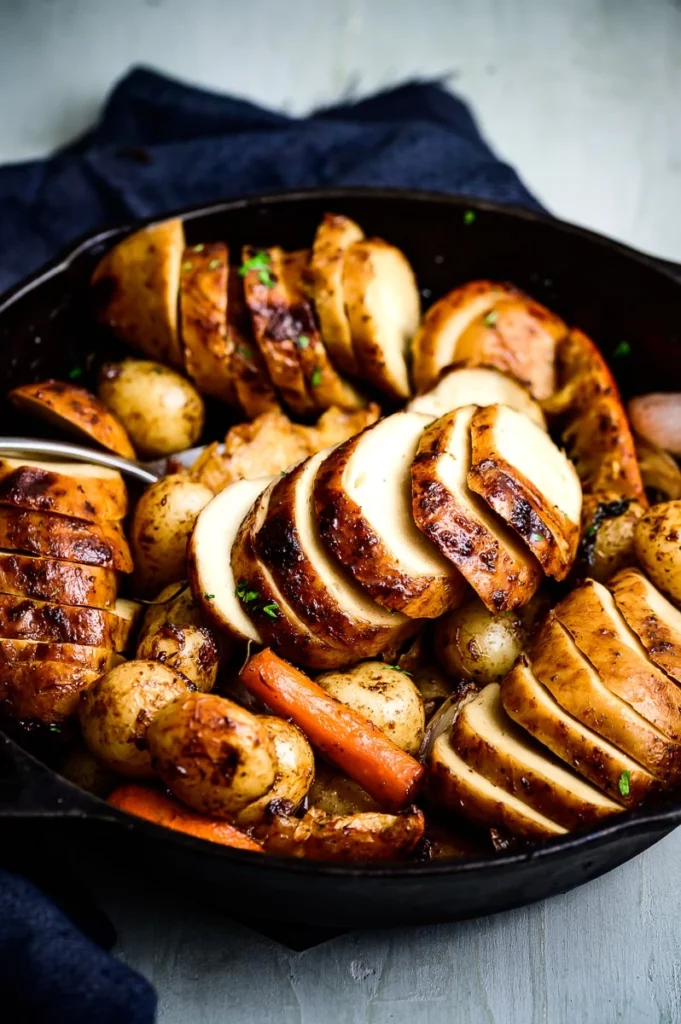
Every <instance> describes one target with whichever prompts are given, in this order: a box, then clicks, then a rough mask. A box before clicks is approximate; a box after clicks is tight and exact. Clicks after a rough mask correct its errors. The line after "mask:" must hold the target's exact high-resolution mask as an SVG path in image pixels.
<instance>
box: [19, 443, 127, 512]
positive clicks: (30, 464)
mask: <svg viewBox="0 0 681 1024" xmlns="http://www.w3.org/2000/svg"><path fill="white" fill-rule="evenodd" d="M0 504H1V505H10V506H12V507H14V508H24V509H33V510H34V511H38V512H55V513H57V514H58V515H64V516H72V517H75V518H77V519H85V520H87V521H88V522H93V523H98V522H101V521H102V520H117V519H122V518H123V517H124V516H125V515H126V514H127V511H128V493H127V491H126V488H125V483H124V481H123V477H122V476H121V474H120V473H118V472H117V471H116V470H113V469H107V468H106V467H104V466H93V465H90V464H89V463H85V462H40V461H34V460H29V459H10V458H2V459H0Z"/></svg>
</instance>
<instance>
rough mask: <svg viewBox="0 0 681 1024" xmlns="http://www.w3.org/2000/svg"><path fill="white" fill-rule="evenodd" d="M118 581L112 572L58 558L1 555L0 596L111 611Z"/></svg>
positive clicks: (6, 553) (5, 552) (3, 552)
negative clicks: (6, 595) (10, 595)
mask: <svg viewBox="0 0 681 1024" xmlns="http://www.w3.org/2000/svg"><path fill="white" fill-rule="evenodd" d="M117 590H118V580H117V577H116V573H115V572H113V570H111V569H101V568H98V567H96V566H92V565H78V564H77V563H75V562H62V561H61V560H60V559H57V558H44V557H40V556H35V555H20V554H16V553H15V552H7V551H0V593H1V594H17V595H20V596H23V597H33V598H37V599H38V600H39V601H55V602H57V603H58V604H77V605H87V606H88V607H91V608H111V607H112V606H113V605H114V604H115V601H116V594H117Z"/></svg>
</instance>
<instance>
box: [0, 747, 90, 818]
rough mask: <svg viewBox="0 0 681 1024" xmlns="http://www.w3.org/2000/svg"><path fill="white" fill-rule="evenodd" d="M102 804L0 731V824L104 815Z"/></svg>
mask: <svg viewBox="0 0 681 1024" xmlns="http://www.w3.org/2000/svg"><path fill="white" fill-rule="evenodd" d="M104 806H105V807H106V805H104ZM101 807H102V804H101V801H99V800H97V799H96V798H95V797H93V796H91V795H90V794H89V793H86V792H85V791H84V790H81V789H78V788H77V787H76V786H73V785H71V783H70V782H68V781H67V780H66V779H63V778H61V776H59V775H57V774H56V773H55V772H53V771H52V770H51V769H49V768H48V767H46V765H44V764H41V762H40V761H38V760H37V759H36V758H35V757H33V756H32V755H31V754H29V753H27V751H25V750H24V749H23V748H22V747H20V746H19V744H18V743H15V742H14V740H12V739H10V738H9V736H6V735H5V734H4V733H1V732H0V824H2V822H3V821H9V820H12V821H17V820H20V819H31V818H34V819H35V818H83V817H85V816H87V817H92V816H93V814H94V816H96V817H103V816H104V815H102V813H101ZM98 808H99V813H97V811H98Z"/></svg>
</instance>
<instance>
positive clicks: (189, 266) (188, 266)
mask: <svg viewBox="0 0 681 1024" xmlns="http://www.w3.org/2000/svg"><path fill="white" fill-rule="evenodd" d="M193 266H194V264H193V263H192V261H191V260H187V261H186V263H183V264H182V269H183V270H184V272H185V273H186V272H187V271H188V270H191V269H192V267H193Z"/></svg>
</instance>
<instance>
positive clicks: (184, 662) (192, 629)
mask: <svg viewBox="0 0 681 1024" xmlns="http://www.w3.org/2000/svg"><path fill="white" fill-rule="evenodd" d="M137 657H138V658H142V659H143V660H145V661H160V662H161V664H162V665H167V666H168V668H171V669H172V670H173V672H177V674H178V675H180V676H183V678H184V679H186V680H188V682H190V683H193V685H194V686H195V687H196V689H197V690H201V692H202V693H208V692H209V691H210V690H212V689H213V686H214V685H215V680H216V677H217V674H218V668H219V655H218V646H217V644H216V642H215V640H214V639H213V636H212V634H211V632H210V630H208V629H206V628H205V627H201V626H176V625H175V623H174V622H163V623H161V625H159V626H157V627H156V629H154V630H153V631H152V632H150V633H148V634H147V635H146V636H145V637H144V638H143V639H142V640H141V641H140V643H139V644H138V646H137Z"/></svg>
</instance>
